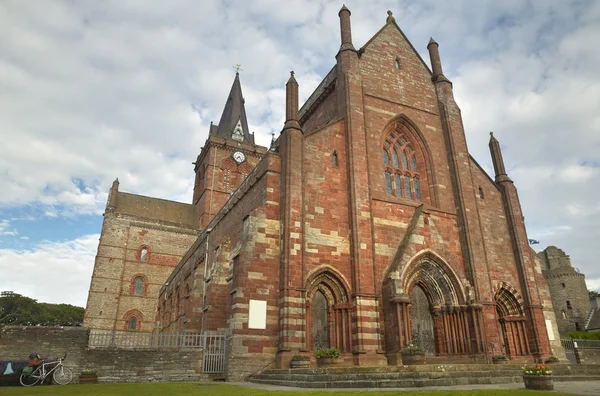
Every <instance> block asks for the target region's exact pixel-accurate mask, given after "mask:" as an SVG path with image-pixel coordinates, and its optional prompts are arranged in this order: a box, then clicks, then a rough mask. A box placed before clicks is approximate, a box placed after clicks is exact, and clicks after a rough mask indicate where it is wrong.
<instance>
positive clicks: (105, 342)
mask: <svg viewBox="0 0 600 396" xmlns="http://www.w3.org/2000/svg"><path fill="white" fill-rule="evenodd" d="M205 338H206V336H205V335H203V334H187V333H134V332H124V331H111V332H100V331H92V332H90V337H89V339H88V347H90V348H111V347H112V348H125V349H140V348H147V349H150V348H204V345H205V342H206V339H205Z"/></svg>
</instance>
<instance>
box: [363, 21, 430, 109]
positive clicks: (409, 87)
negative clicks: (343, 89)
mask: <svg viewBox="0 0 600 396" xmlns="http://www.w3.org/2000/svg"><path fill="white" fill-rule="evenodd" d="M396 60H398V62H399V68H397V66H396ZM360 72H361V78H362V80H363V82H364V87H365V88H364V89H365V95H370V96H374V97H378V98H381V99H384V100H388V101H392V102H395V103H400V104H403V105H406V106H410V107H413V108H417V109H420V110H425V111H428V112H432V113H437V112H438V108H437V96H436V92H435V86H434V84H433V82H432V81H431V76H432V74H431V71H430V70H429V67H428V66H427V65H426V64H425V62H424V61H423V59H422V58H421V57H420V55H419V54H418V53H417V51H416V50H415V48H414V47H413V45H412V44H411V43H410V42H409V41H408V39H407V38H406V36H405V35H404V34H403V33H402V31H401V30H400V28H399V27H398V25H396V23H394V22H391V23H387V24H386V25H385V26H384V27H383V28H381V30H380V31H379V32H377V33H376V34H375V35H374V36H373V38H371V40H369V41H368V42H367V43H366V44H365V46H364V47H363V48H361V57H360Z"/></svg>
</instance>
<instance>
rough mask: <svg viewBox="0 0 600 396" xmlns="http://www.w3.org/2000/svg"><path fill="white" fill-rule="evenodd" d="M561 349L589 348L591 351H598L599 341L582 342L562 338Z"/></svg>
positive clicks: (581, 340) (580, 340)
mask: <svg viewBox="0 0 600 396" xmlns="http://www.w3.org/2000/svg"><path fill="white" fill-rule="evenodd" d="M560 342H561V344H562V346H563V348H565V349H569V350H572V349H575V348H588V349H589V348H591V349H600V340H583V339H572V338H563V339H561V340H560Z"/></svg>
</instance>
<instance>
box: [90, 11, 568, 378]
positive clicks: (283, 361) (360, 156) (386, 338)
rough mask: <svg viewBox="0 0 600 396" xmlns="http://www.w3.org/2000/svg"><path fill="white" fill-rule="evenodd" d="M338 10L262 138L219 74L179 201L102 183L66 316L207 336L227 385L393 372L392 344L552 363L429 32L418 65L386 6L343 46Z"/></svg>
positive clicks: (527, 264)
mask: <svg viewBox="0 0 600 396" xmlns="http://www.w3.org/2000/svg"><path fill="white" fill-rule="evenodd" d="M339 21H340V33H341V34H340V35H341V45H340V47H339V50H338V52H337V54H335V59H336V62H335V65H334V66H333V68H332V69H331V70H330V71H329V73H327V75H326V76H325V78H324V79H323V81H322V82H321V83H320V85H319V86H318V87H317V88H316V89H315V91H314V92H313V93H312V94H311V95H310V96H309V98H308V99H307V100H306V102H305V103H304V104H303V105H302V106H299V101H298V89H299V87H298V83H297V81H296V79H295V78H294V73H293V72H292V73H291V75H290V77H289V80H288V81H287V84H286V101H285V103H282V104H281V105H282V106H284V105H285V108H286V120H285V124H284V126H283V129H282V130H281V133H280V134H279V136H278V137H277V138H276V139H274V140H273V142H272V143H271V145H270V147H262V146H259V145H257V144H256V143H255V141H254V136H253V134H251V133H250V131H249V129H248V121H247V115H246V112H245V109H244V98H243V95H242V85H241V82H240V77H239V75H238V74H236V76H235V79H234V81H233V86H232V87H231V90H230V93H229V96H228V98H227V101H226V103H225V107H224V110H223V114H222V116H221V119H220V120H219V123H218V124H212V123H211V126H210V130H209V135H208V138H207V140H206V142H205V144H204V146H203V147H202V149H201V151H200V153H199V155H198V157H197V159H196V161H195V162H194V174H195V186H194V191H193V197H192V203H191V204H185V203H179V202H173V201H167V200H161V199H157V198H150V197H145V196H140V195H135V194H130V193H125V192H121V191H119V182H118V180H116V181H115V182H114V183H113V186H112V188H111V189H110V193H109V198H108V202H107V206H106V211H105V214H104V223H103V227H102V232H101V238H100V242H99V246H98V253H97V257H96V262H95V266H94V272H93V275H92V281H91V286H90V292H89V297H88V302H87V308H86V313H85V321H84V325H85V326H87V327H89V328H91V329H93V330H103V331H131V332H147V333H150V332H160V333H201V332H209V331H221V332H225V333H226V334H227V346H226V348H227V356H226V363H225V367H226V369H225V373H226V375H227V377H228V378H243V377H244V376H245V375H248V374H251V373H253V372H256V371H257V370H259V369H261V368H263V367H266V366H268V365H271V364H273V365H274V367H280V368H284V367H288V366H289V361H290V359H291V358H292V357H293V356H294V355H298V354H300V355H309V356H312V357H313V361H314V353H315V351H316V350H318V349H323V348H337V349H339V350H340V352H341V356H342V359H343V362H344V364H345V365H355V366H380V365H401V364H402V357H401V350H402V349H403V348H405V347H407V346H408V345H417V346H419V347H421V348H422V349H423V350H424V351H425V353H426V354H427V359H428V362H436V361H437V362H440V363H441V362H448V361H450V362H452V361H455V362H461V361H463V360H461V359H463V358H464V357H466V356H472V355H474V354H478V353H480V354H490V353H491V354H504V355H506V356H507V357H508V358H509V359H511V360H513V361H517V362H528V361H531V362H532V361H534V360H538V361H539V360H542V359H546V358H547V357H549V356H550V355H556V356H559V357H564V352H562V348H561V345H560V339H559V336H558V328H557V325H556V319H555V314H554V311H553V308H552V303H551V298H550V294H549V289H548V284H547V282H546V280H545V279H544V276H543V274H542V268H541V266H540V262H539V259H538V258H537V256H536V253H535V252H534V251H533V250H532V249H531V248H530V247H529V244H528V237H527V231H526V229H525V224H524V217H523V213H522V211H521V206H520V203H519V196H518V193H517V189H516V187H515V185H514V183H513V181H512V180H511V179H510V176H509V175H508V174H507V172H506V168H505V165H504V162H503V159H502V153H501V148H500V143H499V142H498V140H496V137H494V136H493V135H492V134H490V140H489V149H490V154H491V159H492V162H493V166H494V175H488V174H487V173H486V172H485V171H484V170H483V168H482V167H481V166H480V165H479V164H478V163H477V161H475V159H474V158H473V157H472V156H471V155H470V154H469V151H468V149H467V142H466V138H465V131H464V129H463V121H462V118H461V111H460V108H459V107H458V105H457V103H456V102H455V101H454V97H453V88H452V82H451V81H449V80H448V78H447V77H446V76H444V73H443V70H442V61H441V57H440V53H439V51H438V43H437V42H435V41H434V40H433V39H431V40H430V41H429V43H428V45H427V49H428V51H429V61H430V63H429V64H428V63H427V62H426V61H425V60H424V59H422V58H421V57H420V56H419V54H418V52H417V51H416V50H415V48H414V47H413V45H412V44H411V43H410V42H409V41H408V39H407V38H406V36H405V35H404V33H403V32H402V30H401V29H400V28H399V26H398V24H397V23H396V21H395V19H394V17H393V15H392V13H391V12H388V16H387V20H386V22H385V24H384V25H383V27H382V28H381V29H380V30H379V31H378V32H377V33H375V35H374V36H373V37H372V38H371V39H370V40H369V41H368V42H367V43H366V44H364V45H363V46H362V47H360V48H356V47H355V45H354V43H353V41H352V34H351V23H350V11H349V10H348V9H347V8H346V7H345V6H344V7H342V9H341V10H340V11H339ZM332 55H333V54H332ZM249 116H250V117H251V116H252V115H251V114H250V115H249ZM272 367H273V366H272Z"/></svg>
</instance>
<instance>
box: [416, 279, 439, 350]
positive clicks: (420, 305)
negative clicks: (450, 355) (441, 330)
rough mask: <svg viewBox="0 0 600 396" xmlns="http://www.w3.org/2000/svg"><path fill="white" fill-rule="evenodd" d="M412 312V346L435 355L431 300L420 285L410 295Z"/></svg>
mask: <svg viewBox="0 0 600 396" xmlns="http://www.w3.org/2000/svg"><path fill="white" fill-rule="evenodd" d="M410 301H411V303H412V311H411V313H410V320H411V323H412V336H413V339H412V344H413V345H416V346H418V347H420V348H422V349H423V350H424V351H425V354H427V355H435V338H434V334H433V318H432V317H431V309H430V307H429V300H428V299H427V296H426V295H425V292H424V291H423V289H421V288H420V287H419V286H418V285H417V286H415V287H414V288H413V290H412V292H411V293H410Z"/></svg>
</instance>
